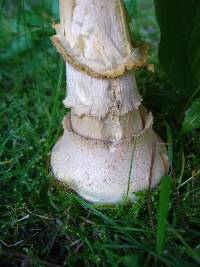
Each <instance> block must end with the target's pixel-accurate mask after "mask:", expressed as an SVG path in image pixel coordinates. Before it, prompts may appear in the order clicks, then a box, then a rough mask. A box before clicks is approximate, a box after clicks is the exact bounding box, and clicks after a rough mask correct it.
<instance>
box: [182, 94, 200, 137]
mask: <svg viewBox="0 0 200 267" xmlns="http://www.w3.org/2000/svg"><path fill="white" fill-rule="evenodd" d="M198 128H200V98H198V99H196V100H195V101H194V102H193V103H192V105H191V107H190V108H189V109H188V110H187V111H186V112H185V118H184V121H183V124H182V131H183V132H184V133H185V132H189V131H192V130H195V129H198Z"/></svg>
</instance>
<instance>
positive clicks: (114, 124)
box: [51, 0, 168, 204]
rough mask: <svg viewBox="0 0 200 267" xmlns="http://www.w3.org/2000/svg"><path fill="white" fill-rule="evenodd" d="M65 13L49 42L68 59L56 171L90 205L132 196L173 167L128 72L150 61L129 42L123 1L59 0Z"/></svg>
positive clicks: (53, 162)
mask: <svg viewBox="0 0 200 267" xmlns="http://www.w3.org/2000/svg"><path fill="white" fill-rule="evenodd" d="M60 17H61V23H60V25H56V26H55V28H56V29H57V34H56V35H55V36H54V37H53V38H52V39H53V43H54V44H55V46H56V47H57V50H58V51H59V52H60V53H61V54H62V55H63V57H64V59H65V60H66V70H67V75H66V76H67V98H66V99H65V100H64V105H65V106H66V107H68V108H71V113H70V114H69V115H67V116H66V117H65V118H64V120H63V126H64V135H63V136H62V138H61V139H60V140H59V141H58V143H57V144H56V145H55V147H54V149H53V151H52V155H51V167H52V171H53V174H54V176H55V177H56V178H57V179H59V180H61V181H63V182H65V183H66V185H67V186H68V187H70V188H71V189H73V190H75V191H76V192H77V193H78V194H79V195H80V196H82V197H84V198H85V199H87V200H88V201H91V202H93V203H100V204H109V203H118V202H121V201H123V199H124V198H128V199H129V200H130V201H133V200H134V199H135V198H134V192H137V191H139V190H143V189H147V188H149V187H153V186H155V185H156V184H158V183H159V181H160V178H161V176H163V175H164V174H166V172H167V171H168V158H167V154H166V149H165V146H164V145H163V144H162V141H161V140H160V138H159V137H158V136H157V135H156V134H155V132H154V131H153V130H152V123H153V117H152V114H151V113H147V112H146V110H145V108H144V107H143V106H141V101H142V98H141V96H140V95H139V93H138V89H137V84H136V81H135V76H134V74H133V73H131V72H130V70H135V69H136V68H139V67H141V66H143V65H145V64H146V54H145V51H144V50H140V49H139V48H136V47H133V46H132V45H131V42H130V37H129V33H128V30H127V29H128V27H127V21H126V17H125V12H124V6H123V2H122V1H121V0H109V1H108V0H101V1H99V0H60ZM133 144H134V146H133ZM152 151H154V155H153V157H152ZM152 158H153V160H152ZM166 166H167V167H166ZM149 181H151V185H149Z"/></svg>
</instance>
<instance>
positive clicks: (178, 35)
mask: <svg viewBox="0 0 200 267" xmlns="http://www.w3.org/2000/svg"><path fill="white" fill-rule="evenodd" d="M126 4H127V6H128V13H129V19H130V23H131V29H132V30H133V31H134V36H136V37H137V39H139V40H144V41H146V42H148V43H150V46H151V49H150V57H149V61H150V62H152V63H154V64H155V73H149V72H147V71H146V70H140V71H138V72H137V81H138V86H139V89H140V93H141V94H142V95H143V98H144V104H145V105H146V106H147V107H148V108H149V109H151V110H152V111H153V113H154V115H155V128H156V130H157V131H158V132H159V134H160V135H161V136H162V138H163V139H164V140H166V141H167V142H168V147H169V155H170V160H171V163H172V172H171V177H172V185H171V190H170V199H169V203H167V206H168V208H169V215H168V221H167V224H166V236H165V246H164V250H163V251H162V252H161V253H159V252H158V251H157V250H156V240H157V238H158V234H157V227H158V216H159V209H158V203H159V192H160V189H159V188H156V189H155V190H154V191H153V192H152V194H151V195H149V192H142V193H139V194H138V202H137V203H136V204H134V205H127V204H126V205H125V204H122V205H119V206H115V207H110V208H109V207H107V208H100V209H99V208H97V207H95V206H94V205H91V204H89V203H86V202H85V201H84V200H82V199H80V198H79V197H77V196H76V195H75V194H74V193H72V192H68V191H67V190H64V189H63V188H60V187H59V186H58V185H56V183H55V181H54V178H53V177H52V176H51V174H50V171H49V156H50V152H51V149H52V146H53V144H55V142H56V141H57V139H58V137H59V136H60V135H61V134H62V126H61V120H62V117H63V115H64V114H65V113H66V110H65V109H64V107H63V106H62V99H63V98H64V95H65V77H64V63H63V61H62V59H61V58H60V56H59V55H58V54H57V53H56V51H55V49H54V48H53V47H52V45H51V43H50V39H49V37H50V36H51V35H53V33H54V32H53V30H52V29H51V23H52V22H54V21H56V20H58V1H57V0H41V1H35V0H29V1H28V0H24V1H22V0H9V1H8V0H0V175H1V177H0V266H128V267H129V266H130V267H132V266H135V267H137V266H148V267H149V266H177V267H180V266H182V267H190V266H191V267H195V266H199V264H200V232H199V222H200V183H199V176H200V168H199V166H200V156H199V154H200V133H199V126H200V100H199V91H200V90H199V85H200V40H199V38H200V34H199V33H200V8H199V1H195V0H194V1H180V0H173V1H170V0H168V1H167V0H166V1H161V0H155V6H156V14H157V17H158V22H159V25H160V29H161V34H160V31H159V25H158V23H157V21H156V18H155V12H154V3H153V1H151V0H146V1H145V0H135V1H128V0H127V1H126ZM133 17H134V19H133ZM160 38H161V43H160V46H159V58H158V55H157V48H158V45H159V40H160Z"/></svg>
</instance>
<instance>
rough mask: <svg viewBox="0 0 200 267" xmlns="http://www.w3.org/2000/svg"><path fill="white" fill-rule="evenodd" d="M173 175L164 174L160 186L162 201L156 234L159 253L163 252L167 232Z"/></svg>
mask: <svg viewBox="0 0 200 267" xmlns="http://www.w3.org/2000/svg"><path fill="white" fill-rule="evenodd" d="M170 186H171V177H170V176H164V177H163V178H162V182H161V187H160V201H159V210H158V229H157V236H156V251H157V253H159V254H162V253H163V249H164V241H165V232H166V220H167V216H168V210H169V197H170Z"/></svg>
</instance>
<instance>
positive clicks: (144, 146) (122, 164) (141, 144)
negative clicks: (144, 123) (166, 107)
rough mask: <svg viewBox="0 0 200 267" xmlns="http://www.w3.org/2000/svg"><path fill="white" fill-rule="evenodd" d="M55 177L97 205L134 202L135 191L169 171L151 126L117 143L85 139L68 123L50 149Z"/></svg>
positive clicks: (164, 150)
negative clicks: (138, 134)
mask: <svg viewBox="0 0 200 267" xmlns="http://www.w3.org/2000/svg"><path fill="white" fill-rule="evenodd" d="M51 168H52V172H53V174H54V176H55V177H56V178H57V179H58V180H60V181H62V182H64V183H66V185H67V186H68V187H69V188H71V189H72V190H74V191H76V192H77V193H78V194H79V195H80V196H81V197H83V198H84V199H86V200H88V201H90V202H92V203H96V204H114V203H119V202H122V201H124V199H125V198H126V199H127V200H129V201H134V199H135V197H134V192H137V191H140V190H144V189H148V188H152V187H154V186H155V185H157V184H158V183H159V181H160V179H161V177H162V176H163V175H165V174H166V173H167V172H168V158H167V154H166V149H165V146H164V145H163V143H162V141H161V139H160V138H159V137H158V136H157V134H156V133H155V132H154V131H153V130H152V129H151V128H150V129H148V130H147V131H146V132H144V133H143V134H142V135H141V136H138V137H134V138H133V139H132V140H125V141H123V142H121V143H118V144H106V143H105V142H102V141H97V140H87V139H85V138H83V137H81V136H79V135H77V134H75V133H74V132H73V131H72V129H71V127H70V123H68V126H67V127H66V129H65V132H64V135H63V136H62V137H61V139H60V140H59V141H58V143H57V144H56V145H55V147H54V148H53V151H52V154H51Z"/></svg>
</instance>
